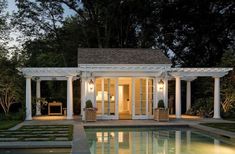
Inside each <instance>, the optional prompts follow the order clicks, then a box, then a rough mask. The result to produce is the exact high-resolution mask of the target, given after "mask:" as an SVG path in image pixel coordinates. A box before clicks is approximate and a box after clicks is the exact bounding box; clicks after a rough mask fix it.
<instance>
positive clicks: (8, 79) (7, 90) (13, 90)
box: [0, 57, 23, 115]
mask: <svg viewBox="0 0 235 154" xmlns="http://www.w3.org/2000/svg"><path fill="white" fill-rule="evenodd" d="M17 64H18V62H17V61H16V59H15V58H12V59H11V60H9V59H7V58H5V57H4V58H0V66H1V67H0V76H1V78H0V105H1V107H2V109H3V111H4V113H5V114H6V115H8V113H9V111H10V107H11V105H12V104H14V103H18V102H20V100H21V99H22V89H23V86H22V77H20V75H19V74H18V73H19V72H18V71H17V69H16V68H17V66H18V65H17Z"/></svg>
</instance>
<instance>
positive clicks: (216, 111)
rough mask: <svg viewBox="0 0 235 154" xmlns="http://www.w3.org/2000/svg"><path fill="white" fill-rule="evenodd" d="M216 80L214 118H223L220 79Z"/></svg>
mask: <svg viewBox="0 0 235 154" xmlns="http://www.w3.org/2000/svg"><path fill="white" fill-rule="evenodd" d="M214 78H215V85H214V86H215V87H214V117H213V118H216V119H218V118H221V117H220V78H219V77H214Z"/></svg>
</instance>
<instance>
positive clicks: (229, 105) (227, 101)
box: [218, 50, 235, 117]
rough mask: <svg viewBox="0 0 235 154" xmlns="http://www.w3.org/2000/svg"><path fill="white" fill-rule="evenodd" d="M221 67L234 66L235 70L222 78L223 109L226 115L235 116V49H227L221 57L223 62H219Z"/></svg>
mask: <svg viewBox="0 0 235 154" xmlns="http://www.w3.org/2000/svg"><path fill="white" fill-rule="evenodd" d="M218 66H221V67H232V68H233V71H231V72H229V74H228V75H227V76H226V77H224V78H223V79H222V88H221V91H222V99H221V100H222V102H221V105H222V109H223V112H224V116H225V117H226V116H231V115H232V116H234V117H235V91H234V89H235V71H234V69H235V52H234V51H233V50H227V51H226V52H225V53H224V54H223V56H222V59H221V63H220V64H218Z"/></svg>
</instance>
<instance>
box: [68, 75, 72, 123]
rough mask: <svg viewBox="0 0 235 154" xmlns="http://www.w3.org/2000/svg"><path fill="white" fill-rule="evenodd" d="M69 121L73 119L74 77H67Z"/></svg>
mask: <svg viewBox="0 0 235 154" xmlns="http://www.w3.org/2000/svg"><path fill="white" fill-rule="evenodd" d="M67 119H73V76H68V77H67Z"/></svg>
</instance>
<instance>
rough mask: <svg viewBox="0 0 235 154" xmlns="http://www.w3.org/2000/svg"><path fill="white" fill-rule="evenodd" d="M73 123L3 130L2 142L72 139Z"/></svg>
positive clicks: (1, 132)
mask: <svg viewBox="0 0 235 154" xmlns="http://www.w3.org/2000/svg"><path fill="white" fill-rule="evenodd" d="M72 129H73V126H72V125H38V126H35V125H24V126H22V127H20V128H18V129H16V130H7V131H6V130H1V131H0V134H1V136H0V142H6V141H9V142H10V141H11V142H12V141H22V142H23V141H71V140H72V131H73V130H72Z"/></svg>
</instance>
